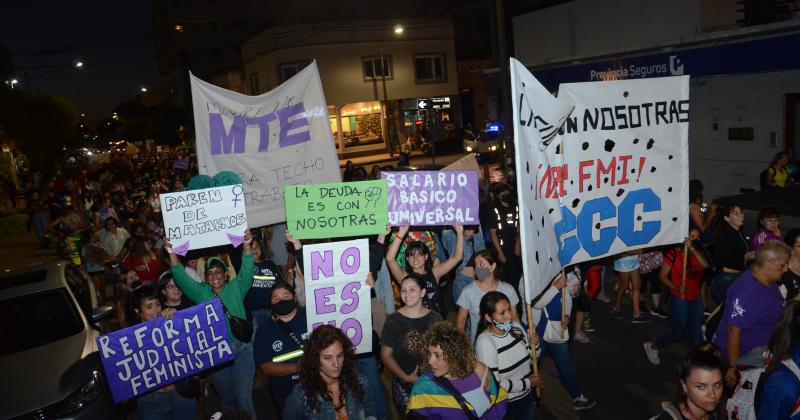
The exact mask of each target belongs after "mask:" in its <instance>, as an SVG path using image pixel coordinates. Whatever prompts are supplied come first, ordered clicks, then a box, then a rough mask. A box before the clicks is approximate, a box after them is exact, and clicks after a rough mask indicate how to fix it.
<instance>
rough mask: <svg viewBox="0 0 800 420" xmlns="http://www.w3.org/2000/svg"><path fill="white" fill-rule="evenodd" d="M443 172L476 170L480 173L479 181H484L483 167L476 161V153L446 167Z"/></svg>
mask: <svg viewBox="0 0 800 420" xmlns="http://www.w3.org/2000/svg"><path fill="white" fill-rule="evenodd" d="M442 170H443V171H464V170H474V171H478V181H481V180H483V173H482V172H481V166H480V165H478V160H477V159H475V153H470V154H468V155H466V156H464V157H462V158H461V159H459V160H457V161H455V162H453V163H451V164H449V165H447V166H445V167H444V168H442Z"/></svg>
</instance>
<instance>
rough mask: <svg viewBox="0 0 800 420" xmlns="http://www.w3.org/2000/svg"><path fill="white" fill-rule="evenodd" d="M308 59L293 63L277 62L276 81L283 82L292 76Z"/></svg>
mask: <svg viewBox="0 0 800 420" xmlns="http://www.w3.org/2000/svg"><path fill="white" fill-rule="evenodd" d="M308 63H309V62H308V60H303V61H295V62H293V63H283V64H278V79H280V80H278V82H279V83H283V82H285V81H287V80H289V79H291V78H292V76H294V75H295V74H297V73H298V72H300V70H303V69H304V68H305V67H306V66H307V65H308Z"/></svg>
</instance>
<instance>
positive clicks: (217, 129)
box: [190, 62, 341, 226]
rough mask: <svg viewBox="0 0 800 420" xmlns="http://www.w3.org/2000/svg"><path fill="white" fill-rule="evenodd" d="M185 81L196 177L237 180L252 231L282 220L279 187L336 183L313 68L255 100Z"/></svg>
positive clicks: (328, 128) (332, 153)
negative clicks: (227, 174) (221, 175)
mask: <svg viewBox="0 0 800 420" xmlns="http://www.w3.org/2000/svg"><path fill="white" fill-rule="evenodd" d="M190 79H191V85H192V106H193V108H194V123H195V132H196V136H197V163H198V166H199V172H200V174H204V175H209V176H214V175H216V174H217V173H218V172H221V171H233V172H235V173H237V174H239V176H240V177H241V178H242V182H243V184H244V198H245V202H246V203H247V216H248V219H249V220H250V223H251V224H252V225H253V226H263V225H267V224H272V223H279V222H282V221H285V220H286V216H285V210H284V205H283V187H284V185H295V184H319V183H333V182H340V181H341V173H340V171H339V159H338V157H337V155H336V148H335V146H334V143H333V133H332V132H331V126H330V121H329V120H328V108H327V104H326V103H325V96H324V94H323V92H322V83H321V82H320V79H319V73H318V71H317V64H316V62H312V63H311V64H309V65H308V66H307V67H306V68H305V69H303V70H302V71H300V72H298V73H297V74H296V75H295V76H294V77H292V78H291V79H289V80H287V81H286V82H284V83H283V84H282V85H280V86H278V87H277V88H275V89H273V90H272V91H270V92H267V93H265V94H262V95H258V96H247V95H242V94H240V93H236V92H231V91H229V90H225V89H222V88H219V87H216V86H214V85H211V84H209V83H206V82H204V81H202V80H200V79H198V78H196V77H194V75H191V74H190Z"/></svg>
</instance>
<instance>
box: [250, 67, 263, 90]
mask: <svg viewBox="0 0 800 420" xmlns="http://www.w3.org/2000/svg"><path fill="white" fill-rule="evenodd" d="M250 93H251V94H253V95H258V94H259V93H261V89H259V86H258V72H256V73H250Z"/></svg>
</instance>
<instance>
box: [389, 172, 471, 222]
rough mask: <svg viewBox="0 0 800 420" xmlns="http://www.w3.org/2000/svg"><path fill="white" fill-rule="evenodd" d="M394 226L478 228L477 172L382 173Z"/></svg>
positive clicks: (390, 219) (390, 217) (390, 218)
mask: <svg viewBox="0 0 800 420" xmlns="http://www.w3.org/2000/svg"><path fill="white" fill-rule="evenodd" d="M381 178H383V179H385V180H386V181H387V183H388V187H389V224H391V225H392V226H402V225H405V224H409V225H411V226H449V225H453V224H456V223H460V224H462V225H477V224H479V223H480V222H479V219H478V218H479V215H478V171H398V172H382V173H381Z"/></svg>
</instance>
